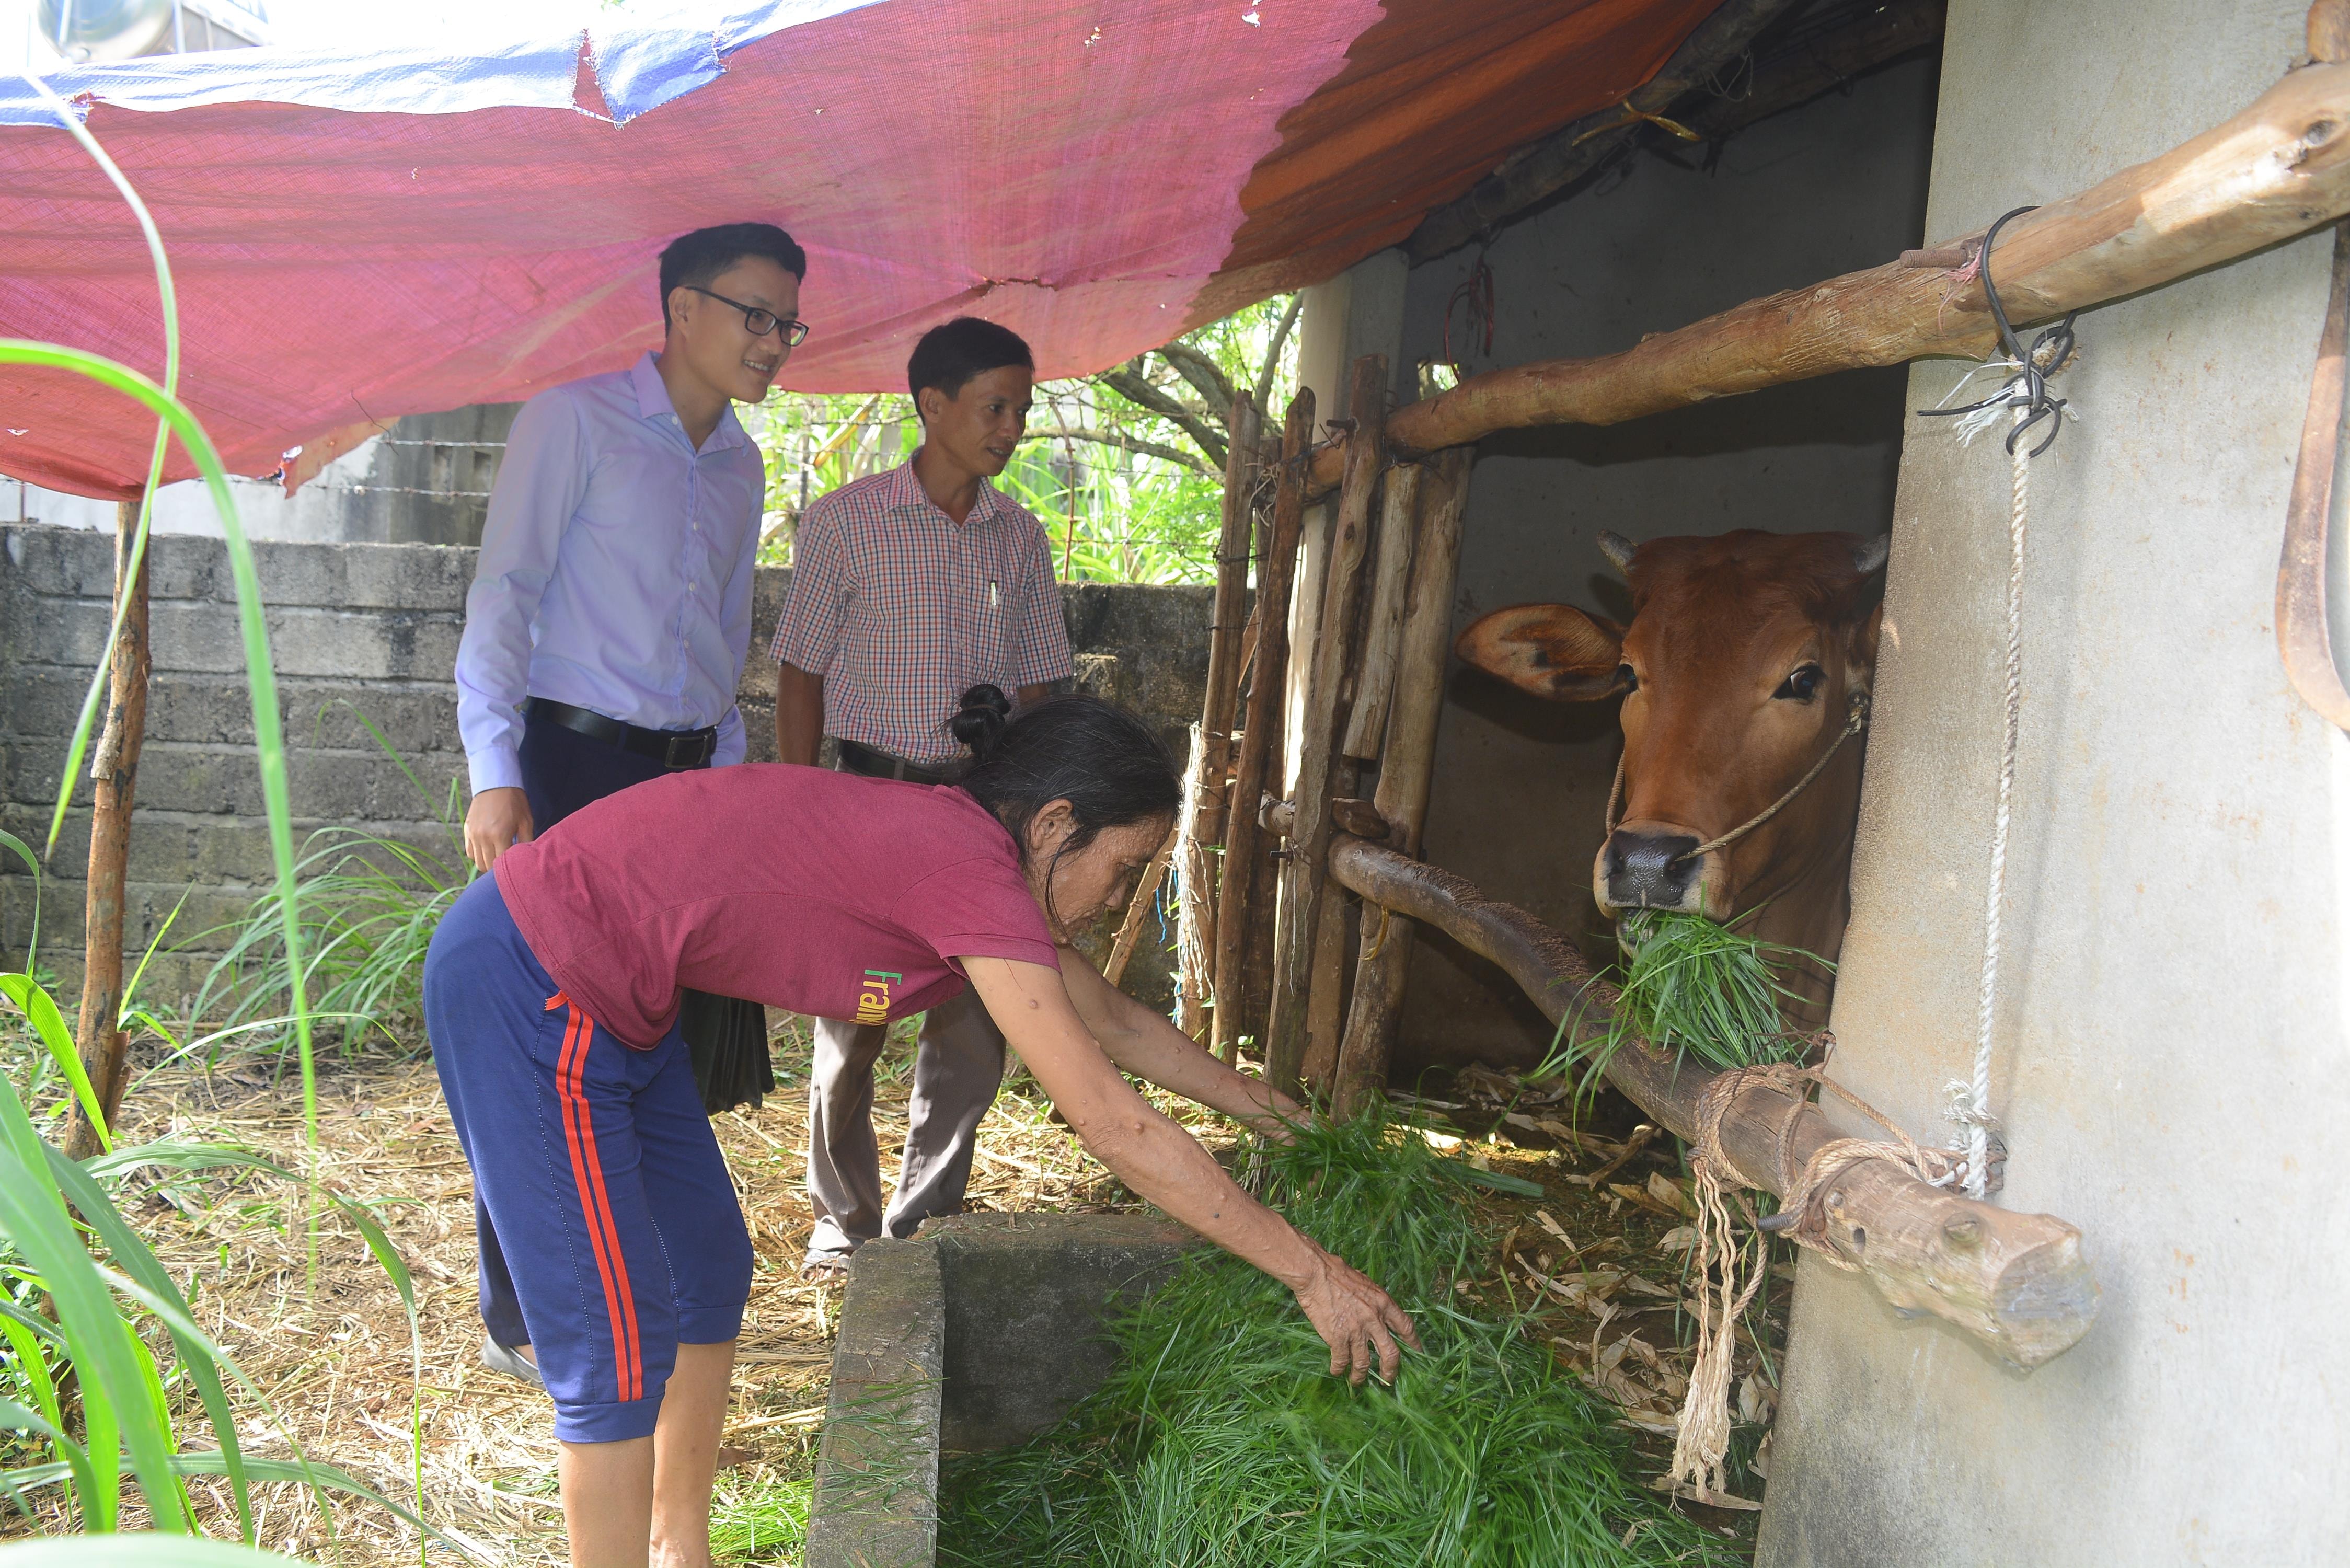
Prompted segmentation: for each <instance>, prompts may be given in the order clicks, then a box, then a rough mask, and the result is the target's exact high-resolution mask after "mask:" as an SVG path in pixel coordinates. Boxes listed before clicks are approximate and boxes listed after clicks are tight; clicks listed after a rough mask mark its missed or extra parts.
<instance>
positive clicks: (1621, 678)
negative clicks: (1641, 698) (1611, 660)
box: [1616, 664, 1640, 691]
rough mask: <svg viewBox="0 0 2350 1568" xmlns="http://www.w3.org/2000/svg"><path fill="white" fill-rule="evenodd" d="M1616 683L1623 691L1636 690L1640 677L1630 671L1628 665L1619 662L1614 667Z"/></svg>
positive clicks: (1630, 668)
mask: <svg viewBox="0 0 2350 1568" xmlns="http://www.w3.org/2000/svg"><path fill="white" fill-rule="evenodd" d="M1616 684H1617V687H1618V688H1620V689H1621V690H1623V691H1638V690H1639V689H1640V678H1639V677H1638V676H1637V675H1635V674H1633V673H1632V667H1631V666H1630V665H1628V664H1619V665H1617V667H1616Z"/></svg>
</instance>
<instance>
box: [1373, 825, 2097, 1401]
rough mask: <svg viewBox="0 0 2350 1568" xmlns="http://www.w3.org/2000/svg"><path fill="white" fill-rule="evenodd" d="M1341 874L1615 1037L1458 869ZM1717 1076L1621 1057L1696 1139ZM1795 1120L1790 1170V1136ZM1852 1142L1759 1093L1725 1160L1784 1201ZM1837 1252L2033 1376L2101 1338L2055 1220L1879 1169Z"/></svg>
mask: <svg viewBox="0 0 2350 1568" xmlns="http://www.w3.org/2000/svg"><path fill="white" fill-rule="evenodd" d="M1330 875H1331V877H1332V878H1333V879H1334V880H1336V881H1337V882H1338V883H1340V884H1342V885H1343V886H1345V887H1347V888H1353V889H1354V890H1355V891H1356V892H1357V893H1359V894H1361V895H1362V896H1363V897H1364V898H1366V899H1367V900H1369V901H1371V902H1372V903H1376V904H1378V905H1379V906H1381V907H1382V908H1385V909H1393V910H1395V911H1396V912H1397V913H1398V914H1399V915H1409V916H1410V917H1411V918H1412V919H1415V920H1423V921H1426V922H1427V923H1428V924H1430V925H1432V926H1434V927H1436V928H1437V929H1439V930H1440V931H1442V932H1444V933H1445V934H1446V935H1447V936H1450V937H1451V938H1452V939H1453V940H1456V941H1458V942H1460V943H1461V945H1462V946H1463V947H1466V948H1468V949H1469V950H1471V952H1474V953H1478V954H1480V955H1482V956H1483V957H1485V958H1488V959H1491V960H1492V961H1493V962H1495V963H1498V964H1500V965H1501V966H1502V968H1503V970H1505V971H1508V973H1509V976H1510V978H1511V979H1512V980H1513V981H1516V982H1517V984H1518V986H1519V988H1520V989H1521V990H1523V991H1524V992H1525V993H1526V995H1527V997H1528V998H1529V999H1530V1000H1531V1001H1532V1002H1534V1005H1535V1006H1536V1007H1539V1008H1541V1009H1542V1010H1543V1012H1544V1014H1545V1015H1546V1016H1547V1017H1549V1018H1551V1019H1552V1020H1553V1021H1555V1022H1556V1021H1565V1022H1566V1023H1567V1025H1568V1027H1569V1028H1570V1029H1571V1030H1572V1031H1573V1032H1574V1035H1575V1038H1576V1039H1577V1040H1579V1041H1587V1040H1590V1039H1592V1038H1594V1037H1596V1036H1597V1035H1599V1034H1601V1033H1604V1032H1605V1030H1606V1028H1607V1020H1608V1017H1609V1015H1610V1014H1611V1013H1612V1012H1614V1010H1615V1008H1616V1007H1617V1002H1618V1000H1619V999H1618V996H1617V992H1616V988H1615V987H1613V986H1611V985H1609V984H1607V982H1606V981H1599V980H1596V979H1595V978H1594V976H1593V975H1592V972H1591V966H1590V965H1589V964H1587V963H1586V962H1585V961H1584V958H1583V955H1582V954H1580V953H1578V952H1576V951H1575V949H1574V948H1573V947H1572V946H1571V945H1569V944H1568V943H1567V941H1566V940H1565V939H1564V938H1562V937H1561V936H1560V935H1559V934H1558V933H1557V932H1555V931H1554V930H1552V929H1550V928H1549V927H1547V926H1545V925H1544V924H1543V923H1542V922H1541V921H1539V920H1537V919H1534V917H1533V916H1532V915H1529V914H1527V913H1526V912H1525V911H1524V910H1523V909H1517V908H1515V907H1513V906H1512V905H1509V904H1502V903H1495V902H1492V901H1491V900H1489V899H1487V898H1485V896H1484V895H1483V894H1482V893H1480V892H1479V891H1478V890H1477V889H1476V888H1474V887H1473V886H1471V884H1470V883H1469V882H1467V881H1466V880H1464V879H1463V878H1461V877H1455V876H1454V875H1452V874H1451V872H1449V871H1441V870H1439V869H1437V868H1436V867H1433V866H1429V865H1426V864H1424V863H1422V862H1420V861H1417V860H1413V859H1410V858H1409V857H1406V856H1402V855H1399V854H1397V853H1396V852H1395V851H1394V850H1391V849H1384V848H1380V847H1378V846H1375V845H1369V844H1366V843H1364V842H1362V841H1361V840H1359V839H1355V838H1340V839H1338V840H1337V841H1336V842H1335V843H1334V844H1332V846H1330ZM1712 1078H1713V1075H1712V1074H1710V1073H1703V1072H1698V1071H1694V1070H1690V1071H1682V1070H1680V1069H1679V1068H1677V1067H1676V1065H1675V1064H1674V1063H1673V1061H1672V1059H1671V1058H1670V1057H1669V1056H1666V1055H1665V1054H1663V1053H1661V1052H1659V1051H1657V1050H1654V1049H1653V1048H1651V1047H1650V1046H1649V1045H1648V1044H1647V1043H1646V1042H1643V1041H1637V1040H1636V1041H1632V1042H1628V1043H1627V1044H1625V1045H1624V1047H1623V1048H1622V1049H1620V1050H1618V1051H1617V1052H1616V1053H1615V1054H1614V1055H1613V1056H1611V1057H1610V1058H1609V1059H1608V1064H1607V1079H1608V1081H1609V1082H1610V1083H1612V1084H1614V1085H1616V1086H1617V1088H1619V1089H1621V1090H1623V1091H1624V1093H1625V1094H1627V1095H1628V1096H1631V1097H1632V1099H1633V1100H1634V1101H1635V1102H1636V1103H1637V1104H1638V1106H1640V1108H1641V1109H1642V1110H1644V1111H1646V1112H1648V1115H1650V1116H1654V1117H1656V1118H1657V1120H1658V1121H1659V1122H1660V1123H1662V1124H1663V1125H1664V1126H1665V1127H1669V1128H1670V1129H1671V1130H1672V1131H1673V1132H1675V1133H1676V1134H1678V1135H1679V1136H1680V1137H1684V1138H1694V1137H1696V1135H1697V1117H1698V1106H1699V1103H1700V1100H1701V1099H1702V1097H1703V1096H1704V1094H1705V1088H1706V1085H1708V1084H1709V1083H1710V1082H1711V1081H1712ZM1791 1113H1793V1114H1794V1115H1795V1118H1796V1119H1795V1125H1794V1128H1793V1129H1792V1137H1791V1138H1790V1140H1789V1141H1788V1143H1787V1146H1786V1147H1787V1163H1786V1164H1785V1165H1784V1166H1782V1165H1781V1163H1780V1151H1781V1128H1782V1127H1784V1126H1785V1124H1786V1121H1787V1118H1788V1116H1789V1115H1790V1114H1791ZM1844 1136H1846V1135H1845V1134H1844V1133H1842V1132H1841V1131H1839V1130H1838V1129H1837V1128H1836V1127H1835V1126H1834V1125H1833V1124H1831V1123H1830V1122H1829V1121H1828V1119H1827V1117H1825V1116H1822V1115H1821V1114H1820V1112H1819V1110H1818V1108H1817V1107H1816V1106H1804V1108H1803V1109H1802V1110H1801V1111H1800V1112H1797V1111H1796V1110H1795V1107H1794V1103H1793V1102H1792V1101H1791V1100H1790V1098H1789V1096H1786V1095H1784V1094H1783V1093H1781V1092H1779V1091H1778V1090H1776V1089H1772V1088H1765V1087H1763V1086H1760V1085H1756V1086H1753V1087H1750V1088H1747V1089H1745V1090H1744V1091H1743V1092H1742V1093H1741V1094H1739V1095H1738V1096H1737V1097H1736V1098H1735V1099H1734V1100H1732V1101H1731V1104H1730V1107H1729V1110H1728V1112H1727V1114H1725V1115H1724V1116H1723V1117H1722V1119H1721V1147H1722V1149H1723V1151H1724V1152H1725V1153H1727V1154H1728V1155H1729V1156H1730V1158H1731V1160H1732V1161H1733V1162H1734V1163H1735V1164H1736V1165H1737V1167H1738V1168H1739V1169H1740V1170H1741V1171H1742V1172H1744V1173H1745V1175H1746V1176H1747V1177H1748V1179H1751V1180H1753V1181H1756V1182H1758V1183H1760V1184H1761V1185H1762V1186H1763V1188H1764V1189H1766V1190H1768V1191H1771V1192H1773V1193H1778V1194H1782V1195H1783V1194H1784V1193H1785V1192H1786V1190H1787V1189H1788V1187H1789V1186H1790V1185H1791V1184H1792V1183H1793V1181H1794V1179H1795V1178H1796V1177H1797V1176H1798V1175H1799V1174H1800V1173H1801V1172H1802V1170H1803V1168H1804V1165H1805V1164H1806V1163H1807V1162H1808V1161H1809V1160H1810V1159H1811V1158H1812V1156H1813V1155H1814V1154H1815V1153H1817V1152H1818V1151H1819V1149H1820V1147H1822V1146H1823V1145H1825V1144H1827V1143H1830V1142H1833V1141H1835V1139H1837V1138H1840V1137H1844ZM1824 1207H1825V1213H1826V1217H1827V1221H1828V1226H1827V1240H1828V1244H1829V1245H1830V1246H1831V1247H1832V1248H1834V1249H1835V1252H1836V1255H1837V1256H1838V1257H1840V1258H1842V1259H1843V1260H1844V1261H1845V1262H1849V1263H1851V1264H1853V1265H1855V1266H1856V1267H1857V1268H1858V1269H1859V1270H1860V1272H1862V1273H1864V1274H1866V1275H1867V1276H1868V1279H1869V1281H1870V1282H1872V1283H1874V1284H1875V1285H1876V1287H1877V1292H1878V1293H1879V1294H1881V1295H1883V1296H1884V1297H1885V1299H1886V1300H1887V1302H1889V1303H1892V1305H1893V1306H1894V1307H1895V1308H1896V1309H1897V1310H1898V1311H1899V1312H1901V1313H1902V1314H1904V1315H1905V1316H1907V1315H1914V1314H1918V1313H1931V1314H1934V1315H1935V1316H1936V1317H1939V1318H1942V1319H1944V1320H1945V1321H1947V1322H1949V1323H1950V1324H1955V1325H1956V1326H1957V1327H1959V1328H1961V1329H1963V1330H1965V1331H1966V1332H1967V1333H1969V1334H1972V1335H1974V1336H1975V1337H1976V1338H1977V1339H1979V1340H1981V1342H1982V1343H1983V1344H1984V1345H1988V1346H1989V1347H1990V1348H1991V1350H1992V1351H1993V1352H1994V1353H1996V1354H1997V1355H1999V1356H2000V1357H2001V1358H2002V1360H2004V1361H2006V1362H2008V1363H2009V1364H2010V1365H2011V1366H2017V1367H2020V1368H2022V1369H2023V1370H2025V1371H2029V1370H2031V1369H2032V1368H2033V1367H2035V1366H2041V1365H2043V1363H2045V1362H2047V1361H2049V1360H2050V1359H2052V1358H2053V1357H2054V1356H2057V1355H2062V1354H2063V1353H2064V1352H2065V1351H2067V1350H2069V1349H2071V1348H2072V1347H2073V1346H2074V1345H2076V1344H2078V1343H2079V1342H2080V1339H2081V1336H2082V1335H2083V1334H2086V1333H2088V1332H2089V1324H2091V1323H2092V1322H2094V1321H2095V1318H2096V1314H2097V1298H2098V1291H2097V1282H2096V1277H2095V1275H2094V1274H2092V1273H2091V1272H2089V1266H2088V1264H2087V1263H2086V1262H2084V1261H2083V1259H2082V1257H2081V1232H2080V1231H2078V1230H2077V1229H2076V1228H2074V1226H2071V1225H2068V1224H2066V1223H2065V1222H2064V1220H2058V1219H2056V1218H2054V1217H2053V1216H2051V1215H2046V1214H2018V1213H2015V1212H2012V1211H2011V1210H2005V1209H1995V1208H1993V1207H1991V1205H1990V1204H1988V1203H1978V1202H1976V1201H1974V1200H1973V1199H1970V1198H1966V1197H1963V1196H1961V1195H1960V1194H1959V1193H1957V1192H1953V1191H1948V1190H1945V1189H1940V1188H1936V1187H1929V1186H1928V1185H1926V1183H1924V1182H1922V1181H1920V1180H1918V1179H1917V1178H1916V1177H1915V1176H1912V1175H1911V1174H1909V1172H1908V1171H1906V1170H1904V1169H1902V1168H1900V1167H1898V1166H1896V1165H1894V1164H1892V1163H1890V1162H1888V1161H1886V1160H1881V1159H1871V1160H1866V1161H1863V1162H1862V1163H1860V1164H1858V1165H1856V1166H1853V1167H1851V1168H1848V1169H1847V1170H1846V1171H1845V1172H1844V1173H1843V1174H1842V1175H1840V1176H1838V1177H1837V1178H1835V1183H1834V1185H1833V1187H1832V1189H1830V1190H1829V1191H1828V1192H1827V1193H1826V1194H1825V1199H1824Z"/></svg>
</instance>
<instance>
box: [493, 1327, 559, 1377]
mask: <svg viewBox="0 0 2350 1568" xmlns="http://www.w3.org/2000/svg"><path fill="white" fill-rule="evenodd" d="M482 1365H483V1366H486V1367H488V1368H489V1369H490V1370H491V1371H493V1372H503V1373H504V1374H505V1375H506V1376H509V1377H513V1378H517V1379H519V1380H520V1381H522V1382H525V1383H527V1384H529V1385H530V1386H532V1387H534V1388H539V1389H544V1388H545V1387H546V1377H544V1376H541V1375H540V1373H539V1370H538V1366H537V1365H536V1363H534V1362H533V1361H531V1360H530V1359H529V1358H528V1357H527V1356H525V1355H523V1353H522V1352H520V1351H519V1350H516V1349H515V1348H514V1347H513V1346H511V1345H500V1344H499V1343H498V1342H497V1341H496V1340H494V1339H492V1338H490V1337H489V1336H488V1335H486V1334H484V1336H483V1338H482Z"/></svg>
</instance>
